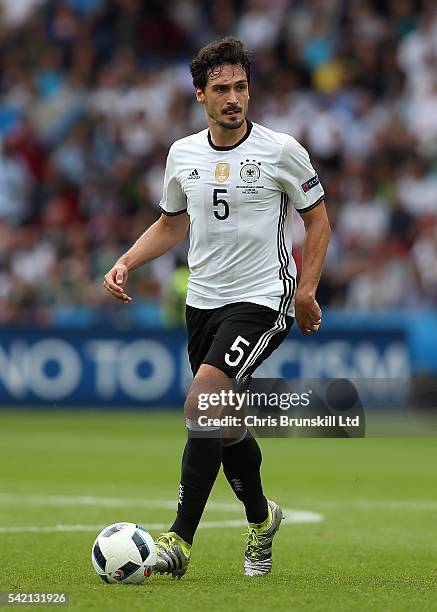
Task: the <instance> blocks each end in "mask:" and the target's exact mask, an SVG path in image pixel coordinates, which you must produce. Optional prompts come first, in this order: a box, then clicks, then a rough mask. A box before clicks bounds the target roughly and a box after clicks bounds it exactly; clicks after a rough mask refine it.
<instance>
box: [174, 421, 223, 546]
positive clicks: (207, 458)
mask: <svg viewBox="0 0 437 612" xmlns="http://www.w3.org/2000/svg"><path fill="white" fill-rule="evenodd" d="M187 426H188V440H187V443H186V445H185V450H184V454H183V457H182V470H181V481H180V485H179V499H178V510H177V516H176V519H175V522H174V523H173V525H172V526H171V528H170V531H172V532H175V533H177V534H178V535H179V536H180V537H181V538H182V539H183V540H184V541H185V542H187V543H188V544H192V542H193V537H194V534H195V532H196V529H197V527H198V525H199V522H200V519H201V517H202V514H203V511H204V509H205V505H206V502H207V501H208V497H209V494H210V492H211V489H212V487H213V485H214V482H215V480H216V478H217V474H218V472H219V470H220V465H221V457H222V446H221V442H220V437H219V432H218V431H217V430H213V431H201V432H199V431H195V430H193V429H190V421H189V420H188V419H187Z"/></svg>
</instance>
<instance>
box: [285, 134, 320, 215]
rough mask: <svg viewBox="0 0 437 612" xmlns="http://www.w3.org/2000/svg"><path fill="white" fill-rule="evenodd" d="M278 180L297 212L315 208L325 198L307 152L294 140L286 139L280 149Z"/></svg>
mask: <svg viewBox="0 0 437 612" xmlns="http://www.w3.org/2000/svg"><path fill="white" fill-rule="evenodd" d="M278 180H279V182H280V184H281V186H282V188H283V189H284V191H285V193H286V194H287V195H288V196H289V198H290V200H291V202H292V203H293V205H294V207H295V208H296V210H298V211H299V212H306V211H308V210H311V209H312V208H315V207H316V206H317V205H318V204H320V202H321V201H322V200H323V198H324V197H325V193H324V191H323V187H322V185H321V183H320V180H319V177H318V176H317V173H316V171H315V170H314V168H313V167H312V165H311V162H310V158H309V155H308V152H307V150H306V149H304V147H303V146H302V145H300V144H299V143H298V142H297V141H296V140H294V138H289V139H287V141H286V142H285V144H284V146H283V147H282V151H281V157H280V159H279V168H278Z"/></svg>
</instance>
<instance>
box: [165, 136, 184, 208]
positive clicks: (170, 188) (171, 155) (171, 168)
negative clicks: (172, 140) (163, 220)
mask: <svg viewBox="0 0 437 612" xmlns="http://www.w3.org/2000/svg"><path fill="white" fill-rule="evenodd" d="M159 208H160V209H161V212H162V213H164V215H169V216H173V215H179V214H181V213H183V212H185V211H186V210H187V198H186V196H185V193H184V192H183V191H182V187H181V184H180V182H179V181H178V179H177V174H176V162H175V152H174V148H173V147H171V148H170V151H169V152H168V156H167V163H166V165H165V175H164V188H163V191H162V198H161V201H160V203H159Z"/></svg>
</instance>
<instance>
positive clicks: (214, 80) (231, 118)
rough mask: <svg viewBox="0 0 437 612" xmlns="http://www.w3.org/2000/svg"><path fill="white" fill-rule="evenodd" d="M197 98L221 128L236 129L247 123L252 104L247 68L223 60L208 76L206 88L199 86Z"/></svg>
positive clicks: (209, 116)
mask: <svg viewBox="0 0 437 612" xmlns="http://www.w3.org/2000/svg"><path fill="white" fill-rule="evenodd" d="M196 98H197V101H198V102H200V103H201V104H203V105H204V107H205V111H206V114H207V116H208V118H209V119H210V120H211V121H213V122H214V123H215V124H217V125H219V126H221V127H222V128H225V129H229V130H235V129H238V128H239V127H241V126H242V125H243V123H244V120H245V118H246V114H247V107H248V104H249V84H248V82H247V76H246V72H245V70H244V68H242V67H241V66H235V65H233V64H223V66H220V67H219V68H217V69H215V70H214V71H213V72H212V73H211V74H210V75H209V77H208V82H207V84H206V87H205V91H202V90H201V89H196Z"/></svg>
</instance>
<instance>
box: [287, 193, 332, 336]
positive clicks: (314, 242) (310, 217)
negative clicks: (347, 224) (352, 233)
mask: <svg viewBox="0 0 437 612" xmlns="http://www.w3.org/2000/svg"><path fill="white" fill-rule="evenodd" d="M301 217H302V219H303V222H304V225H305V242H304V245H303V264H302V270H301V275H300V280H299V286H298V288H297V291H296V301H295V309H296V321H297V324H298V325H299V328H300V330H301V332H302V333H303V334H304V335H305V336H306V335H308V334H311V333H312V332H316V331H317V330H318V329H319V327H320V322H321V317H322V311H321V310H320V306H319V305H318V303H317V301H316V290H317V286H318V284H319V281H320V275H321V273H322V268H323V262H324V261H325V256H326V251H327V248H328V243H329V238H330V236H331V227H330V225H329V221H328V216H327V214H326V208H325V203H324V202H323V201H322V202H321V203H320V204H318V205H317V206H316V207H315V208H312V209H311V210H308V211H307V212H302V213H301Z"/></svg>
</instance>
